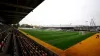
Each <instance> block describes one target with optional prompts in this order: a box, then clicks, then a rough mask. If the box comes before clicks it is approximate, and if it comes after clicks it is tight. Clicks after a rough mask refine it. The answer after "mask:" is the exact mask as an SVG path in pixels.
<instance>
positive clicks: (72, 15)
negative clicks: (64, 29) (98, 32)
mask: <svg viewBox="0 0 100 56" xmlns="http://www.w3.org/2000/svg"><path fill="white" fill-rule="evenodd" d="M92 18H93V19H94V22H95V23H96V25H100V0H45V1H44V2H43V3H41V4H40V5H39V6H38V7H37V8H36V9H34V10H33V12H30V13H29V14H28V15H27V16H26V17H25V18H24V19H23V20H21V21H20V24H30V25H31V24H32V25H60V24H61V25H70V23H72V25H89V24H90V21H91V19H92ZM86 21H88V22H87V23H86Z"/></svg>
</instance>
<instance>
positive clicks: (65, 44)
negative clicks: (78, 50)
mask: <svg viewBox="0 0 100 56" xmlns="http://www.w3.org/2000/svg"><path fill="white" fill-rule="evenodd" d="M93 34H94V33H92V34H91V33H89V34H86V35H81V36H80V35H79V36H77V37H73V38H72V39H70V40H67V41H63V42H60V43H58V44H55V45H54V46H56V47H58V48H60V49H62V50H64V49H66V48H69V47H70V46H72V45H74V44H76V43H78V42H80V41H82V40H84V39H86V38H88V37H90V36H91V35H93Z"/></svg>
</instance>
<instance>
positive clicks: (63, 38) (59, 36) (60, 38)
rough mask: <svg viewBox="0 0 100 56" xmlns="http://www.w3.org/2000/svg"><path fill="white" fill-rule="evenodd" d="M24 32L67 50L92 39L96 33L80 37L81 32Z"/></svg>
mask: <svg viewBox="0 0 100 56" xmlns="http://www.w3.org/2000/svg"><path fill="white" fill-rule="evenodd" d="M21 30H22V31H24V32H26V33H28V34H30V35H32V36H34V37H36V38H38V39H41V40H43V41H44V42H47V43H49V44H51V45H53V46H55V47H57V48H60V49H62V50H65V49H66V48H69V47H70V46H72V45H74V44H76V43H78V42H80V41H82V40H84V39H86V38H88V37H90V36H91V35H93V34H95V33H91V32H87V33H86V34H85V35H80V34H79V32H74V31H73V32H70V31H68V32H65V31H50V30H48V31H46V30H34V29H21Z"/></svg>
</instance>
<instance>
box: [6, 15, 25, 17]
mask: <svg viewBox="0 0 100 56" xmlns="http://www.w3.org/2000/svg"><path fill="white" fill-rule="evenodd" d="M7 16H9V17H25V16H22V15H7Z"/></svg>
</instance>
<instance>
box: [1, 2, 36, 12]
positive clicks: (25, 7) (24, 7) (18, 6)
mask: <svg viewBox="0 0 100 56" xmlns="http://www.w3.org/2000/svg"><path fill="white" fill-rule="evenodd" d="M0 4H2V5H6V6H11V7H17V8H22V9H31V10H32V9H34V8H32V7H27V6H22V5H16V4H9V3H3V2H0Z"/></svg>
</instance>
